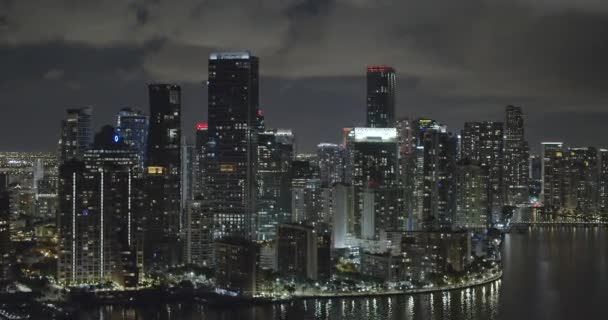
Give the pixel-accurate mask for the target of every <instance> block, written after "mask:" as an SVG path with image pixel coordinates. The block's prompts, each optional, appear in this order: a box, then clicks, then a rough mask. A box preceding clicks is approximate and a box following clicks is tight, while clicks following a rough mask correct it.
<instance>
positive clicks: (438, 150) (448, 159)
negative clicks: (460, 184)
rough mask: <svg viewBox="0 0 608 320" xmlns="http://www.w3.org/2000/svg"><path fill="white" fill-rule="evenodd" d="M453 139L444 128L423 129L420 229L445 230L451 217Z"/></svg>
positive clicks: (454, 147)
mask: <svg viewBox="0 0 608 320" xmlns="http://www.w3.org/2000/svg"><path fill="white" fill-rule="evenodd" d="M456 144H457V142H456V139H455V137H454V136H453V135H451V134H450V133H448V132H446V131H445V128H440V129H428V130H425V132H424V135H423V136H422V142H421V146H422V148H421V151H422V153H423V159H422V170H421V171H422V172H421V173H422V182H421V185H422V186H421V190H420V192H421V193H422V201H421V202H422V214H421V217H420V218H421V221H420V223H421V228H423V229H425V230H436V229H446V228H450V227H451V226H452V220H453V217H454V209H455V206H454V172H455V165H456Z"/></svg>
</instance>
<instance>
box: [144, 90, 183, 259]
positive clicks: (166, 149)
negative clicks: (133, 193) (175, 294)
mask: <svg viewBox="0 0 608 320" xmlns="http://www.w3.org/2000/svg"><path fill="white" fill-rule="evenodd" d="M148 93H149V100H150V127H149V131H148V158H147V165H146V166H147V169H146V193H147V196H148V197H149V201H148V202H147V204H148V206H149V207H148V214H147V216H146V235H145V239H146V245H145V249H146V259H147V260H148V262H149V263H148V266H150V267H162V266H166V265H172V264H175V263H178V262H179V259H180V257H181V256H182V255H181V254H180V252H181V249H180V247H179V239H180V233H181V231H182V228H181V227H182V223H183V217H182V216H181V214H182V210H181V203H182V198H181V192H182V188H181V180H182V179H181V178H182V168H181V166H182V160H181V136H182V135H181V89H180V87H179V86H176V85H172V84H151V85H149V86H148Z"/></svg>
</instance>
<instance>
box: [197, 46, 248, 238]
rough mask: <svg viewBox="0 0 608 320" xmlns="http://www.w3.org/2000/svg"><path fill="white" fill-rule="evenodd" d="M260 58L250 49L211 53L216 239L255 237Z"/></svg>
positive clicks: (211, 201) (209, 166) (210, 183)
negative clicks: (253, 54) (246, 50)
mask: <svg viewBox="0 0 608 320" xmlns="http://www.w3.org/2000/svg"><path fill="white" fill-rule="evenodd" d="M258 77H259V75H258V58H257V57H255V56H252V55H251V54H250V53H249V52H223V53H212V54H211V55H210V56H209V75H208V79H209V82H208V93H209V94H208V99H209V101H208V107H209V144H208V147H209V150H208V151H207V155H208V157H207V174H208V177H209V178H208V185H207V188H208V191H209V196H208V197H207V199H208V201H209V207H210V209H211V211H212V213H213V215H214V217H215V221H216V225H217V230H215V231H216V232H215V237H216V238H221V237H224V236H227V235H239V236H244V237H246V238H251V239H255V235H254V233H255V231H256V217H255V216H256V214H255V211H256V198H257V194H256V192H257V188H256V171H257V145H258V131H259V121H258V110H259V93H258Z"/></svg>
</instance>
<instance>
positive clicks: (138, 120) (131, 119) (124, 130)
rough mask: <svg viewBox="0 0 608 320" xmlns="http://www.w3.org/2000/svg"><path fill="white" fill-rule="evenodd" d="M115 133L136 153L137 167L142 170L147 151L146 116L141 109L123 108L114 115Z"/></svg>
mask: <svg viewBox="0 0 608 320" xmlns="http://www.w3.org/2000/svg"><path fill="white" fill-rule="evenodd" d="M116 133H117V134H118V136H119V138H120V139H122V141H123V142H124V143H125V144H126V145H127V146H129V148H130V149H132V150H133V151H134V152H135V153H136V154H137V157H138V158H139V160H138V169H139V170H140V171H141V172H143V171H144V166H145V163H146V152H147V151H148V150H147V144H148V117H147V116H146V115H145V114H144V113H143V111H140V110H134V109H131V108H124V109H122V110H120V112H118V115H117V116H116Z"/></svg>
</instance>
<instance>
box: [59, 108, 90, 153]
mask: <svg viewBox="0 0 608 320" xmlns="http://www.w3.org/2000/svg"><path fill="white" fill-rule="evenodd" d="M92 113H93V108H92V107H84V108H80V109H68V110H67V117H66V119H65V120H63V121H62V122H61V138H60V139H59V159H60V162H66V161H69V160H71V159H74V158H77V159H80V158H81V157H82V155H83V154H84V152H85V151H86V150H88V149H89V148H90V147H91V145H92V143H93V129H92V126H91V116H92Z"/></svg>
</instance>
